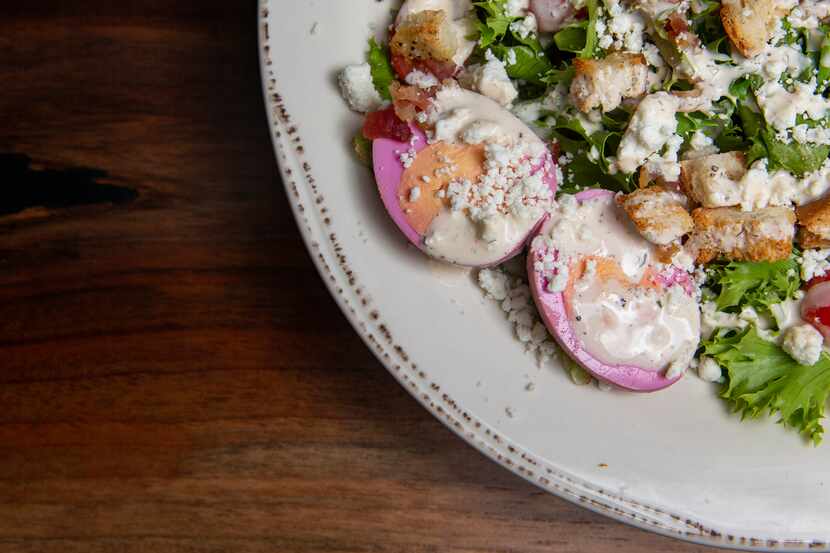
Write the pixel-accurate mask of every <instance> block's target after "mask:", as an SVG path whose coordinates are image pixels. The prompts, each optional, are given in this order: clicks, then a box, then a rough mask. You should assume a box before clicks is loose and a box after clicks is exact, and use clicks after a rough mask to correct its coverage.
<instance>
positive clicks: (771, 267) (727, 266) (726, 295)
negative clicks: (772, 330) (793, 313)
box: [706, 257, 801, 316]
mask: <svg viewBox="0 0 830 553" xmlns="http://www.w3.org/2000/svg"><path fill="white" fill-rule="evenodd" d="M706 287H707V288H708V290H709V291H710V292H711V294H712V295H713V296H714V297H715V303H716V304H717V306H718V310H720V311H740V310H741V309H743V308H744V307H752V308H754V309H755V310H756V311H757V312H758V313H760V314H763V315H768V316H772V312H771V311H770V306H771V305H774V304H776V303H781V302H782V301H784V300H787V299H791V298H793V297H794V296H795V293H796V292H797V291H798V290H799V289H800V288H801V277H800V273H799V266H798V262H797V261H796V260H795V258H794V257H790V258H789V259H785V260H783V261H758V262H752V261H729V262H725V261H718V262H715V263H712V264H710V265H709V266H708V267H707V268H706Z"/></svg>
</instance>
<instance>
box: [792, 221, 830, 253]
mask: <svg viewBox="0 0 830 553" xmlns="http://www.w3.org/2000/svg"><path fill="white" fill-rule="evenodd" d="M795 241H796V242H798V245H799V246H801V247H802V248H803V249H805V250H812V249H815V248H822V249H823V248H830V240H828V239H827V238H822V237H821V236H819V235H818V234H813V233H812V232H810V231H809V230H807V229H806V228H804V227H801V228H799V229H798V234H796V237H795Z"/></svg>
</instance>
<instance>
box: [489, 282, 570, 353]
mask: <svg viewBox="0 0 830 553" xmlns="http://www.w3.org/2000/svg"><path fill="white" fill-rule="evenodd" d="M478 284H479V286H480V287H481V289H482V290H483V291H484V293H485V295H486V296H487V297H488V298H490V299H492V300H495V301H498V302H499V303H500V304H501V308H502V310H503V311H504V312H505V313H507V320H508V321H510V322H511V323H513V328H514V332H515V334H516V338H517V339H518V340H519V341H520V342H521V343H523V344H524V346H525V351H526V352H528V353H533V354H535V356H536V360H537V363H539V364H540V365H541V364H542V363H545V362H547V361H548V360H550V359H551V358H552V357H553V356H554V355H556V353H557V350H558V348H557V347H556V343H555V342H554V341H553V338H552V337H551V336H550V334H549V333H548V330H547V328H545V325H544V324H543V323H542V321H541V319H540V317H539V312H538V311H537V310H536V306H535V305H534V303H533V298H532V297H531V294H530V288H529V287H528V285H527V282H526V281H524V280H523V279H522V278H518V277H513V276H511V275H510V274H508V273H507V272H506V271H505V270H504V268H503V266H502V267H496V268H493V269H481V270H480V271H479V272H478Z"/></svg>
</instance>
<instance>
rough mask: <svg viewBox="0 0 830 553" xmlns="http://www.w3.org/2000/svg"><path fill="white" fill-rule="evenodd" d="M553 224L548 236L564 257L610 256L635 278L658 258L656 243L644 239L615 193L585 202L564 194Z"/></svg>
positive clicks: (553, 217)
mask: <svg viewBox="0 0 830 553" xmlns="http://www.w3.org/2000/svg"><path fill="white" fill-rule="evenodd" d="M549 225H550V226H549V227H548V228H549V229H550V231H549V233H548V237H547V239H548V240H549V242H550V244H551V245H552V246H553V247H555V248H556V249H557V250H558V251H559V255H560V257H566V258H577V257H584V256H597V257H609V258H612V259H614V260H615V261H617V263H619V265H620V267H621V268H622V270H623V272H624V273H625V275H626V276H627V277H628V278H629V279H631V280H633V281H635V282H636V281H639V280H640V279H641V278H643V275H644V274H645V271H646V269H647V268H648V267H649V265H653V264H654V262H655V253H656V250H655V246H654V245H652V244H651V243H649V242H648V241H646V240H643V238H642V237H641V236H640V234H639V233H638V232H637V229H636V228H635V227H634V225H633V224H632V223H631V221H630V220H629V219H628V216H627V215H626V214H625V212H624V211H623V210H622V209H618V208H617V206H616V203H615V201H614V196H613V195H611V194H608V195H604V196H601V197H598V198H595V199H593V200H588V201H583V202H578V201H576V200H575V199H574V197H573V196H563V197H562V198H560V200H559V205H558V206H557V208H556V209H554V210H553V212H552V213H551V220H550V223H549Z"/></svg>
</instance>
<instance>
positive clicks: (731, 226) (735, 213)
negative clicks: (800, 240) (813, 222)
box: [686, 207, 795, 263]
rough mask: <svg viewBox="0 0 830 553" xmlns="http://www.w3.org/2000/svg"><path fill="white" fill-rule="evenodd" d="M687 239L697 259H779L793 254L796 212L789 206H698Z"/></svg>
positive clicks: (707, 260)
mask: <svg viewBox="0 0 830 553" xmlns="http://www.w3.org/2000/svg"><path fill="white" fill-rule="evenodd" d="M692 219H694V223H695V228H694V231H693V232H692V235H691V237H690V238H689V241H688V242H687V243H686V246H687V248H688V249H689V250H690V251H693V252H696V253H695V255H696V256H697V262H698V263H708V262H710V261H712V260H713V259H716V258H717V257H720V256H723V257H725V258H726V259H729V260H731V261H780V260H782V259H787V258H788V257H789V256H790V253H791V251H792V245H793V236H794V234H795V213H794V212H793V210H792V209H790V208H788V207H767V208H764V209H759V210H757V211H752V212H746V211H741V210H740V209H739V208H735V207H716V208H703V207H701V208H697V209H695V210H694V211H693V212H692Z"/></svg>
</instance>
